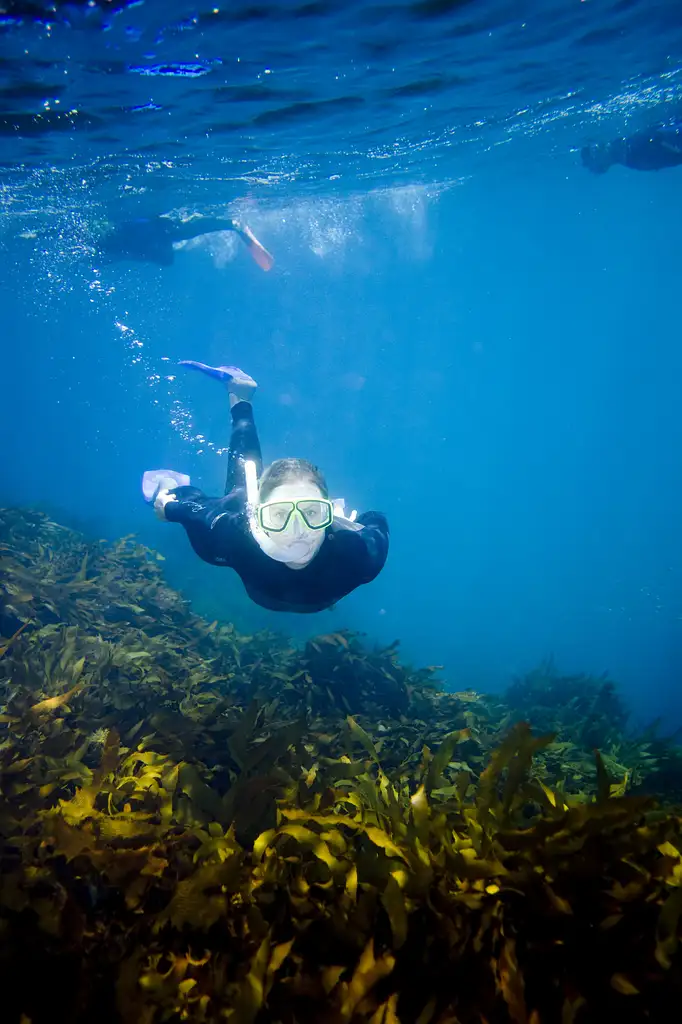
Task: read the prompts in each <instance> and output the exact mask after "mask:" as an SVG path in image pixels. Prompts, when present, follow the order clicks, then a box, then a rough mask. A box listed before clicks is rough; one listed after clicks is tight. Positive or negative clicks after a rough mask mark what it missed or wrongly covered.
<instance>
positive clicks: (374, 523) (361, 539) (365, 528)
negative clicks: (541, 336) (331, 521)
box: [339, 512, 389, 583]
mask: <svg viewBox="0 0 682 1024" xmlns="http://www.w3.org/2000/svg"><path fill="white" fill-rule="evenodd" d="M355 524H356V525H359V526H362V529H361V530H358V529H353V527H350V528H347V527H344V526H340V527H339V529H340V530H341V531H342V533H343V557H344V560H345V559H348V564H352V565H353V568H354V571H355V572H356V573H357V575H358V577H359V579H358V582H359V583H371V581H372V580H373V579H375V577H377V576H378V575H379V573H380V572H381V570H382V569H383V567H384V565H385V564H386V558H387V557H388V542H389V529H388V520H387V519H386V516H385V515H384V514H383V512H363V513H362V514H361V515H359V516H358V518H357V519H356V520H355Z"/></svg>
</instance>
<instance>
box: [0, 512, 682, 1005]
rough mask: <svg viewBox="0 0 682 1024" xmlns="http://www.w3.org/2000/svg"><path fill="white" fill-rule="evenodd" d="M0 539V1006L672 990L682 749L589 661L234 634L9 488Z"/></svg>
mask: <svg viewBox="0 0 682 1024" xmlns="http://www.w3.org/2000/svg"><path fill="white" fill-rule="evenodd" d="M0 559H1V563H0V569H1V577H0V634H1V635H2V636H4V637H6V639H5V640H0V791H1V794H2V800H1V803H0V939H1V941H0V984H1V992H2V1021H3V1024H5V1022H7V1024H13V1022H15V1021H16V1022H22V1024H42V1022H48V1021H49V1022H51V1024H54V1022H57V1021H68V1022H77V1024H91V1022H95V1021H96V1022H97V1024H108V1022H134V1024H151V1022H160V1021H171V1022H175V1021H207V1022H212V1021H231V1022H232V1024H250V1022H254V1024H260V1022H270V1021H272V1022H283V1024H294V1022H297V1024H308V1022H325V1024H327V1022H328V1024H360V1022H364V1021H367V1022H371V1024H398V1022H400V1024H412V1022H414V1024H457V1022H460V1024H467V1022H477V1024H478V1022H480V1024H486V1022H487V1024H498V1022H499V1024H506V1022H512V1021H513V1022H515V1024H522V1022H528V1024H540V1022H560V1024H571V1022H574V1021H575V1022H578V1024H581V1022H588V1021H600V1022H603V1021H611V1020H613V1021H616V1020H617V1021H618V1022H619V1024H624V1022H625V1024H627V1022H630V1021H663V1020H669V1019H671V1013H672V1008H679V1006H680V1000H681V998H682V973H681V970H680V967H681V960H680V952H679V950H678V945H677V942H678V933H679V918H680V913H681V911H682V853H681V852H680V851H682V837H681V836H680V821H681V819H680V816H679V815H680V813H681V812H680V811H679V810H678V809H676V806H675V804H676V801H677V799H678V792H679V790H680V786H679V780H680V779H681V778H682V771H680V763H681V760H680V753H679V750H678V748H677V747H676V746H675V745H674V743H672V742H671V741H666V740H661V739H658V738H656V736H655V734H654V733H652V734H650V735H646V736H639V737H637V736H633V735H631V734H629V733H628V731H627V727H626V713H625V710H624V708H623V705H622V703H621V700H620V698H619V696H618V693H617V691H616V689H615V687H614V686H613V684H612V683H611V682H610V681H609V680H608V679H596V680H595V679H592V678H591V677H589V676H580V677H562V676H560V675H559V674H558V673H557V671H556V670H555V669H554V667H553V666H552V665H551V664H548V665H543V666H541V667H540V668H539V669H537V670H536V671H535V672H533V673H531V674H530V675H528V676H526V677H525V678H523V679H518V680H516V681H515V682H514V683H513V684H512V685H511V686H510V688H509V691H508V692H507V694H505V695H504V697H503V698H495V699H493V698H490V697H484V696H481V695H478V694H475V693H473V692H471V691H466V692H463V693H454V694H453V693H447V692H444V691H443V690H442V689H440V688H439V686H438V684H437V683H436V681H435V678H434V676H435V672H436V670H435V669H422V670H414V669H412V668H410V667H409V666H405V665H404V664H401V662H400V660H399V658H398V654H397V649H396V647H397V645H392V646H391V647H389V648H388V649H383V650H369V649H368V648H367V647H366V646H364V645H363V643H362V641H361V639H360V638H359V637H358V636H357V635H352V634H349V633H336V634H333V635H330V636H321V637H318V638H316V639H315V640H311V641H309V642H308V643H307V644H306V646H305V648H304V649H302V650H297V649H292V647H291V646H290V645H289V644H288V643H287V641H286V639H284V638H282V637H279V636H277V635H273V634H265V633H261V634H258V635H255V636H242V635H239V634H238V633H237V632H236V631H235V629H234V628H233V627H232V626H230V625H219V624H218V623H215V622H213V623H208V622H206V621H204V620H202V619H200V618H199V617H197V616H196V615H193V614H192V613H191V611H190V610H189V608H188V606H187V604H186V602H184V601H183V599H182V598H181V597H180V595H178V594H177V593H175V592H174V591H172V590H171V589H169V588H168V587H167V586H166V585H165V583H164V580H163V574H162V570H161V566H160V564H159V563H160V561H161V560H162V559H161V556H159V555H156V554H155V553H154V552H152V551H149V550H147V549H145V548H143V547H141V546H139V545H138V544H136V543H135V541H134V539H133V538H130V537H128V538H124V539H123V540H121V541H119V542H118V543H116V544H106V543H104V542H96V543H92V542H89V541H88V540H86V538H84V537H82V536H81V535H79V534H77V533H74V532H72V531H70V530H67V529H65V528H63V527H61V526H59V525H57V524H56V523H54V522H52V521H50V520H49V519H48V518H47V517H46V516H44V515H42V514H39V513H36V512H29V511H26V510H17V509H11V510H7V509H6V510H0ZM532 729H535V730H539V731H540V733H541V734H540V735H537V734H535V733H534V732H533V731H532ZM594 748H598V751H599V752H597V751H596V750H595V749H594ZM645 793H648V794H653V795H645Z"/></svg>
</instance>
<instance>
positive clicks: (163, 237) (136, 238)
mask: <svg viewBox="0 0 682 1024" xmlns="http://www.w3.org/2000/svg"><path fill="white" fill-rule="evenodd" d="M215 231H234V232H235V234H236V235H237V236H238V237H239V238H240V239H241V240H242V242H243V243H244V245H245V246H246V248H247V249H248V251H249V253H250V254H251V256H252V257H253V259H254V260H255V261H256V263H257V264H258V266H259V267H260V268H261V270H270V269H271V268H272V265H273V263H274V259H273V257H272V256H271V254H270V253H269V252H268V250H267V249H266V248H265V247H264V246H263V245H261V243H260V242H259V241H258V239H257V238H256V236H255V235H254V234H253V232H252V231H251V229H250V228H248V227H247V226H246V225H245V224H240V223H239V222H238V221H235V220H229V219H227V218H222V217H204V216H195V217H190V218H189V219H188V220H173V219H172V218H170V217H166V216H163V215H162V216H159V217H138V218H137V219H136V220H127V221H120V222H119V223H111V222H106V224H105V225H104V229H103V231H102V233H101V237H100V238H99V249H100V251H101V252H102V254H103V255H105V256H107V257H108V258H109V259H111V260H136V261H139V262H142V263H157V264H159V266H162V267H168V266H170V265H171V263H172V262H173V258H174V256H175V250H174V248H173V246H174V244H175V243H176V242H184V241H188V240H189V239H190V238H199V237H200V236H201V235H210V234H213V232H215Z"/></svg>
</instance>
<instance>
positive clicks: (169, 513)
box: [163, 487, 245, 568]
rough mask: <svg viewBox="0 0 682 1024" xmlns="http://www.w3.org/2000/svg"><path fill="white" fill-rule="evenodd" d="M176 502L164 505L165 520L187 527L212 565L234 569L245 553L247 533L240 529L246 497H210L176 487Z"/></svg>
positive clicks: (198, 550) (193, 489)
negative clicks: (245, 536)
mask: <svg viewBox="0 0 682 1024" xmlns="http://www.w3.org/2000/svg"><path fill="white" fill-rule="evenodd" d="M170 493H171V494H173V495H175V498H176V500H175V501H172V500H171V501H168V502H166V504H165V505H164V508H163V511H164V515H165V518H166V519H167V520H168V521H169V522H171V523H180V525H181V526H184V528H185V530H186V532H187V536H188V537H189V540H190V543H191V545H192V547H193V548H194V550H195V551H196V553H197V554H198V555H199V557H200V558H203V560H204V561H205V562H210V563H211V564H212V565H224V566H228V567H232V568H234V567H235V564H236V563H237V562H238V561H239V559H240V557H241V556H242V554H243V549H244V531H243V529H242V528H241V527H240V523H241V520H242V516H243V510H244V501H245V495H244V494H243V492H240V491H233V492H232V494H231V495H230V496H229V497H225V498H208V497H206V495H205V494H204V493H203V491H200V490H199V488H198V487H177V488H176V489H175V490H174V491H171V492H170Z"/></svg>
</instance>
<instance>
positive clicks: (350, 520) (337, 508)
mask: <svg viewBox="0 0 682 1024" xmlns="http://www.w3.org/2000/svg"><path fill="white" fill-rule="evenodd" d="M357 517H358V513H357V510H356V509H353V511H352V512H351V513H350V515H348V516H347V515H346V503H345V501H344V500H343V498H337V499H336V501H335V502H334V522H335V523H336V524H337V525H338V526H340V527H341V528H342V529H344V530H362V526H361V525H360V523H356V522H355V520H356V519H357Z"/></svg>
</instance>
